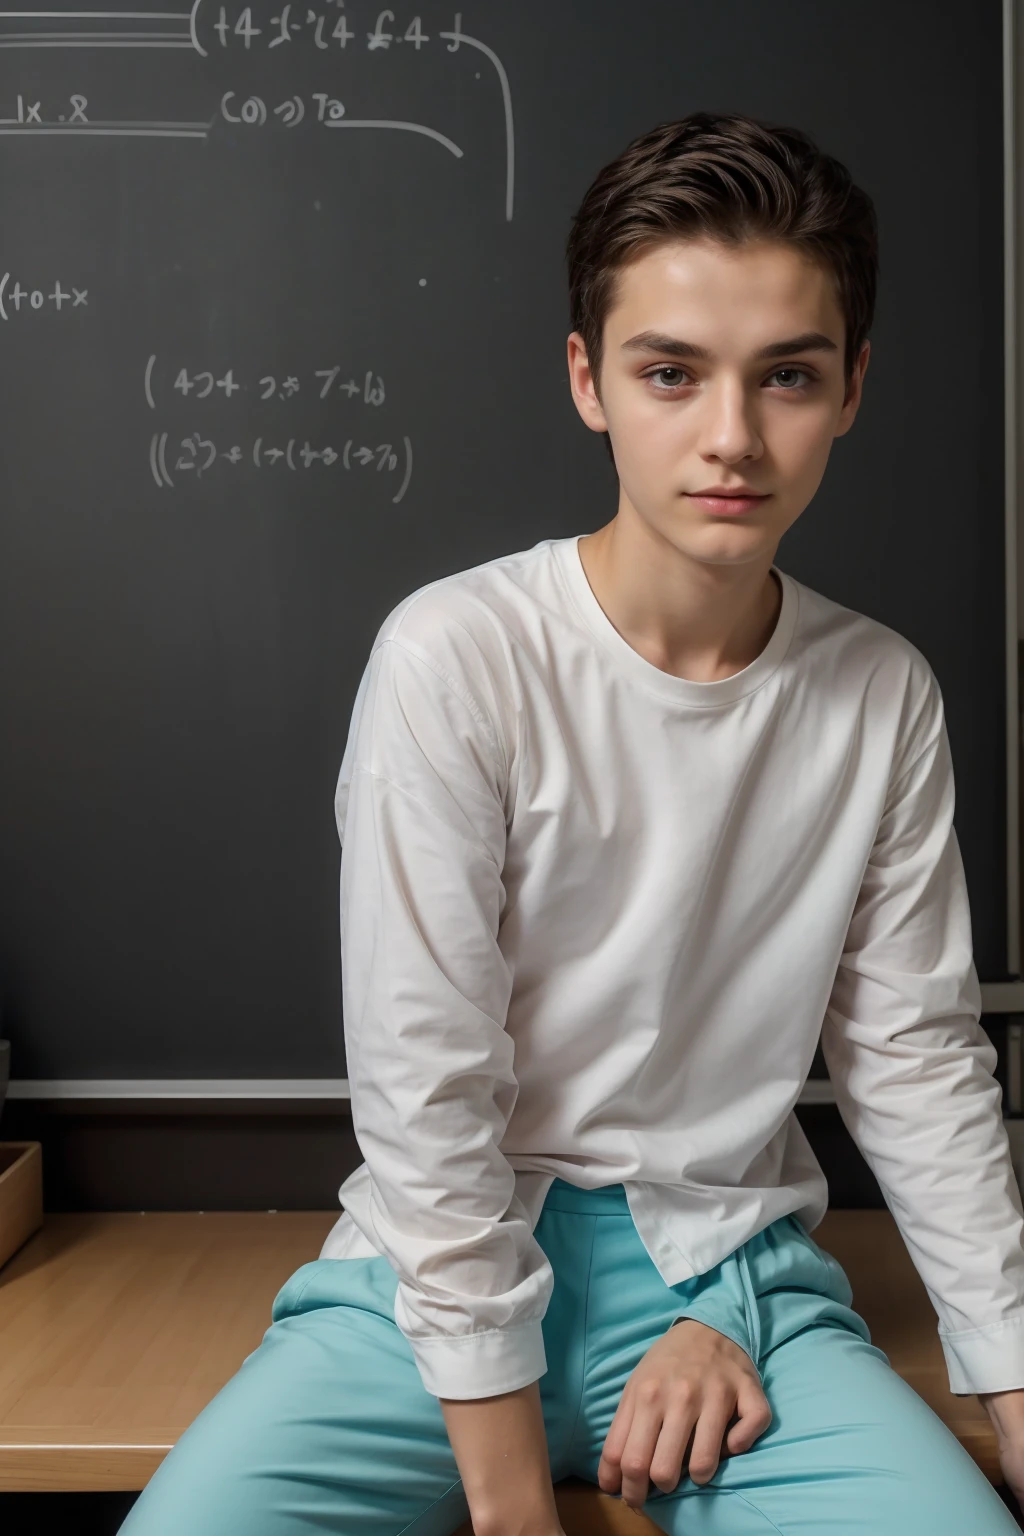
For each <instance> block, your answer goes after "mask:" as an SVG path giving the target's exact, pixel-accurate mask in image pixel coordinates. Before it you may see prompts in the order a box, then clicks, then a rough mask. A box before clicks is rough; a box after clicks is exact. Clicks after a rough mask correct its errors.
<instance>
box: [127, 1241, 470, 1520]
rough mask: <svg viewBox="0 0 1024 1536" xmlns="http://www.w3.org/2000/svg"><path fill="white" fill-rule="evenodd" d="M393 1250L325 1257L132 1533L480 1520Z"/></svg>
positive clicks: (301, 1277)
mask: <svg viewBox="0 0 1024 1536" xmlns="http://www.w3.org/2000/svg"><path fill="white" fill-rule="evenodd" d="M396 1284H397V1281H396V1277H395V1274H394V1271H393V1270H392V1268H391V1266H390V1265H389V1263H388V1261H387V1260H386V1259H384V1258H380V1257H377V1258H372V1259H371V1258H362V1259H315V1260H313V1261H311V1262H310V1263H308V1264H304V1265H302V1266H301V1267H300V1268H299V1269H297V1270H296V1271H295V1273H294V1274H293V1275H292V1276H291V1278H290V1279H289V1280H288V1281H287V1282H286V1284H285V1285H284V1287H283V1288H282V1289H281V1291H280V1292H279V1293H278V1295H277V1297H276V1298H275V1300H274V1305H273V1310H272V1314H271V1316H272V1322H271V1325H270V1326H269V1327H268V1329H267V1331H266V1333H265V1334H264V1336H263V1341H262V1343H261V1344H260V1345H259V1347H258V1348H257V1349H256V1350H254V1351H253V1353H252V1354H250V1355H249V1356H248V1357H247V1358H246V1360H245V1361H244V1362H243V1363H242V1365H241V1366H240V1367H239V1369H238V1371H237V1372H236V1373H235V1375H234V1376H233V1377H232V1378H231V1379H230V1380H229V1381H228V1382H227V1383H226V1384H225V1385H224V1386H223V1387H222V1388H221V1390H220V1391H219V1392H218V1393H217V1395H216V1396H215V1397H214V1398H213V1399H212V1401H211V1402H209V1403H208V1404H207V1406H206V1407H205V1408H204V1409H203V1411H202V1412H201V1413H200V1414H199V1415H198V1416H197V1418H196V1419H195V1420H194V1421H193V1422H192V1424H190V1425H189V1427H188V1429H187V1430H186V1431H185V1433H184V1434H183V1435H182V1436H181V1438H180V1439H179V1440H178V1442H177V1443H176V1444H175V1445H174V1446H173V1447H172V1449H171V1451H170V1452H169V1453H168V1455H167V1456H166V1457H165V1459H164V1461H163V1462H162V1463H161V1465H160V1466H159V1467H158V1468H157V1471H156V1472H155V1474H154V1475H153V1477H152V1478H151V1479H150V1481H149V1483H148V1484H147V1486H146V1487H145V1488H144V1489H143V1491H142V1493H141V1494H140V1496H139V1498H138V1499H137V1500H136V1502H135V1504H134V1505H133V1507H132V1509H131V1511H130V1513H129V1515H128V1519H127V1521H126V1522H125V1523H124V1524H123V1525H122V1526H121V1532H122V1533H124V1536H183V1533H186V1532H187V1533H188V1536H235V1533H236V1532H242V1531H244V1532H245V1536H300V1533H306V1532H314V1531H315V1532H317V1533H322V1532H324V1531H337V1532H338V1533H339V1536H340V1533H345V1536H348V1533H352V1536H355V1533H357V1532H358V1533H359V1536H399V1533H406V1536H449V1533H450V1532H452V1531H454V1530H456V1529H457V1528H458V1526H459V1525H460V1524H461V1523H462V1522H463V1521H464V1520H465V1519H466V1517H467V1513H468V1510H467V1505H466V1500H465V1495H464V1494H463V1491H462V1483H461V1481H460V1479H459V1475H458V1470H457V1467H456V1464H455V1459H454V1457H453V1455H452V1451H451V1446H450V1444H449V1441H448V1435H447V1431H446V1428H445V1423H444V1418H443V1415H442V1413H441V1408H440V1404H439V1402H438V1400H437V1398H436V1397H433V1396H432V1395H431V1394H430V1393H428V1392H427V1391H426V1389H425V1388H424V1386H423V1384H422V1381H421V1379H420V1376H419V1372H418V1370H417V1368H416V1363H415V1360H414V1358H413V1355H412V1351H411V1349H410V1347H409V1345H408V1343H407V1341H406V1339H405V1338H404V1336H403V1335H402V1333H401V1332H400V1330H399V1329H398V1327H397V1325H396V1323H395V1321H394V1297H395V1288H396Z"/></svg>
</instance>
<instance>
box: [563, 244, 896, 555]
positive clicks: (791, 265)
mask: <svg viewBox="0 0 1024 1536" xmlns="http://www.w3.org/2000/svg"><path fill="white" fill-rule="evenodd" d="M844 334H845V325H844V320H843V314H842V311H841V309H840V308H839V304H838V301H837V299H836V296H835V293H834V289H833V280H832V277H831V274H830V273H829V272H828V271H827V270H826V269H825V268H823V267H822V266H820V265H818V264H817V263H816V262H812V261H810V260H808V259H807V258H806V257H804V256H803V255H802V254H801V253H800V252H798V251H796V250H795V249H794V248H793V247H792V246H789V245H784V244H781V243H778V242H768V241H757V242H751V243H748V244H745V245H741V246H739V247H730V246H724V245H721V244H718V243H717V242H714V241H711V240H706V239H700V240H685V241H677V242H673V243H671V244H666V245H662V246H660V247H658V248H657V249H655V250H652V251H649V252H647V253H646V254H645V255H644V256H642V257H640V258H639V259H638V260H637V261H635V262H633V263H631V264H630V265H629V266H627V267H625V268H624V269H623V270H622V271H621V272H620V273H619V274H618V281H617V288H616V292H615V297H614V300H613V304H612V306H611V307H610V309H609V311H608V314H607V316H606V319H605V328H604V353H603V358H602V361H601V372H600V379H599V388H600V397H599V396H598V392H597V388H595V383H594V380H593V378H592V376H591V373H590V368H589V364H588V362H587V355H586V349H585V347H584V344H583V339H582V337H581V336H580V335H579V333H578V332H576V331H574V332H573V333H572V335H571V336H570V337H569V376H570V384H571V387H572V392H573V398H574V400H575V402H576V406H577V409H578V410H579V412H580V415H581V416H582V417H583V420H584V421H585V422H586V424H587V425H588V426H589V427H591V428H592V429H593V430H594V431H607V432H608V434H609V436H610V438H611V443H612V447H613V449H614V453H615V463H616V468H617V470H618V475H619V481H620V487H621V488H620V501H619V511H620V513H623V512H625V513H627V514H632V515H635V517H636V518H639V519H641V520H642V522H643V523H644V524H646V525H647V527H648V530H649V531H650V532H652V533H653V534H654V535H655V536H656V537H660V538H662V539H664V540H666V541H668V542H669V543H670V544H672V545H674V546H675V547H676V548H678V549H679V550H680V551H681V552H683V553H685V554H687V555H688V556H690V557H691V558H693V559H696V560H698V561H701V562H707V563H710V564H743V563H749V562H757V563H759V564H763V565H770V564H771V563H772V560H773V558H774V553H775V550H776V548H777V546H778V543H779V540H780V539H781V537H782V535H783V534H784V533H785V531H786V529H787V528H789V527H790V526H791V525H792V524H793V523H794V522H795V521H796V519H797V518H798V517H799V516H800V513H801V512H802V511H803V510H804V508H805V507H806V506H807V504H808V502H809V501H810V500H811V497H812V496H813V495H814V492H815V491H816V490H817V488H818V485H819V484H820V482H821V478H822V476H823V474H824V472H825V465H826V463H827V461H828V455H829V451H830V449H831V446H832V440H833V438H836V437H840V436H842V435H843V433H845V432H847V431H848V430H849V428H850V427H851V426H852V424H853V419H854V417H855V415H856V412H857V407H858V405H859V403H860V395H861V385H862V382H863V377H864V372H865V369H866V368H867V361H868V353H869V350H870V348H869V344H868V343H866V342H865V344H864V347H863V349H862V351H861V354H860V357H859V358H858V359H857V360H856V363H855V366H854V372H853V380H852V383H851V385H850V388H849V391H847V388H846V385H845V381H844V376H843V346H844ZM740 487H743V488H746V489H750V490H753V491H756V492H758V493H761V495H762V496H763V498H764V499H762V500H759V501H755V502H753V504H752V505H749V510H745V511H739V512H737V511H733V512H731V513H730V511H729V507H730V505H734V506H736V507H740V506H741V505H743V504H742V503H740V502H736V503H729V502H724V503H723V502H721V501H719V502H718V503H716V502H715V501H714V500H713V499H699V498H698V494H697V493H699V492H701V491H706V490H710V489H712V488H724V489H726V490H732V489H738V488H740Z"/></svg>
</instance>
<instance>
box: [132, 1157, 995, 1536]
mask: <svg viewBox="0 0 1024 1536" xmlns="http://www.w3.org/2000/svg"><path fill="white" fill-rule="evenodd" d="M536 1237H537V1241H538V1242H539V1243H540V1245H541V1247H542V1248H543V1250H544V1252H545V1253H546V1254H547V1256H548V1258H549V1259H550V1261H551V1266H552V1270H553V1272H554V1290H553V1292H552V1296H551V1300H550V1303H549V1305H548V1310H547V1313H546V1315H545V1318H544V1344H545V1349H546V1351H547V1366H548V1368H547V1372H546V1374H545V1375H544V1376H543V1377H542V1378H541V1381H540V1394H541V1401H542V1404H543V1409H544V1423H545V1427H546V1432H547V1441H548V1448H549V1455H550V1462H551V1472H552V1478H553V1480H554V1481H556V1482H557V1481H558V1480H560V1479H561V1478H563V1477H566V1476H568V1475H570V1474H573V1475H575V1476H577V1477H582V1478H586V1479H587V1480H588V1481H590V1482H593V1483H595V1484H596V1483H597V1468H598V1463H599V1461H600V1459H601V1451H602V1447H603V1444H604V1441H605V1437H606V1436H607V1434H608V1430H609V1428H610V1427H611V1422H612V1418H613V1416H614V1414H615V1410H616V1408H617V1407H618V1404H619V1400H620V1398H621V1396H622V1392H623V1389H624V1387H625V1385H626V1381H627V1379H628V1378H629V1376H630V1374H631V1372H632V1371H633V1369H634V1368H635V1366H636V1365H637V1363H638V1362H639V1361H640V1359H641V1358H642V1357H643V1355H644V1354H645V1353H646V1351H647V1350H648V1349H649V1348H650V1347H651V1345H652V1344H653V1343H654V1342H655V1340H656V1339H658V1338H659V1337H660V1336H661V1334H663V1333H664V1331H665V1329H666V1328H667V1327H668V1326H669V1324H670V1322H671V1320H672V1318H673V1316H675V1315H677V1314H678V1313H680V1312H685V1314H686V1315H687V1316H689V1317H695V1318H698V1319H699V1320H700V1321H701V1322H704V1323H708V1324H710V1326H711V1327H713V1328H717V1329H718V1330H719V1331H720V1332H722V1333H724V1334H727V1335H728V1336H729V1337H730V1338H731V1339H734V1340H735V1341H736V1343H738V1344H739V1345H741V1346H742V1348H743V1349H745V1350H747V1351H748V1353H749V1354H750V1355H751V1358H752V1359H753V1360H754V1362H755V1364H756V1365H757V1367H758V1370H759V1372H760V1375H761V1380H762V1384H763V1387H764V1392H765V1396H766V1397H767V1400H768V1404H769V1406H770V1408H771V1411H772V1422H771V1424H770V1425H769V1427H768V1429H767V1430H765V1432H764V1433H763V1434H762V1435H761V1436H760V1437H759V1439H757V1440H756V1441H755V1442H754V1445H753V1447H752V1448H751V1449H750V1450H748V1451H745V1452H742V1453H741V1454H739V1455H734V1456H726V1457H725V1458H724V1459H723V1460H722V1461H720V1463H719V1466H718V1470H717V1471H716V1472H715V1474H714V1476H713V1477H712V1478H711V1480H710V1481H709V1482H707V1483H705V1484H703V1485H698V1484H696V1483H693V1482H691V1481H690V1479H689V1477H688V1476H687V1473H686V1470H685V1467H684V1470H683V1473H682V1476H681V1477H680V1479H679V1482H678V1483H677V1485H676V1487H675V1488H674V1489H673V1490H672V1491H671V1492H670V1493H664V1492H662V1491H661V1490H659V1489H657V1488H654V1487H653V1485H650V1487H651V1489H652V1491H651V1493H650V1496H649V1498H648V1500H647V1503H646V1505H645V1506H644V1507H645V1511H646V1513H647V1514H648V1515H649V1516H650V1517H651V1519H652V1520H654V1522H655V1523H656V1524H657V1525H659V1526H660V1527H661V1528H662V1529H663V1530H665V1531H669V1532H671V1533H673V1536H821V1533H823V1532H835V1533H836V1536H1019V1532H1018V1527H1017V1525H1016V1523H1015V1522H1014V1520H1013V1519H1012V1518H1011V1515H1010V1513H1009V1511H1008V1510H1007V1509H1006V1507H1005V1506H1004V1505H1003V1503H1002V1501H1001V1500H1000V1498H999V1496H998V1494H997V1493H996V1492H995V1490H994V1489H993V1488H992V1487H991V1485H990V1484H989V1483H988V1481H987V1480H986V1479H985V1477H984V1476H983V1474H982V1473H981V1472H980V1471H979V1470H978V1468H977V1467H976V1466H975V1464H974V1462H973V1461H972V1460H971V1458H970V1457H969V1456H968V1454H967V1452H966V1451H965V1450H964V1449H963V1447H962V1446H961V1445H960V1444H959V1442H958V1441H957V1440H956V1438H955V1437H954V1436H953V1435H952V1434H951V1432H950V1431H949V1430H948V1429H947V1428H946V1426H945V1425H944V1424H943V1423H942V1421H941V1420H940V1419H939V1418H937V1417H936V1415H935V1414H934V1413H933V1412H932V1410H931V1409H930V1408H929V1407H928V1406H927V1405H926V1404H925V1402H924V1401H923V1400H922V1399H921V1398H920V1397H919V1396H918V1395H917V1394H916V1393H915V1392H914V1391H912V1389H911V1388H910V1387H909V1386H907V1385H906V1383H905V1382H904V1381H903V1380H902V1379H901V1378H900V1377H899V1376H898V1375H897V1374H896V1373H895V1372H894V1371H893V1370H892V1368H891V1367H890V1365H889V1362H888V1360H887V1359H886V1356H885V1355H884V1354H883V1353H882V1352H881V1350H879V1349H877V1348H876V1347H875V1346H874V1345H873V1344H872V1343H871V1340H870V1335H869V1332H868V1328H867V1325H866V1323H865V1322H864V1321H863V1319H862V1318H861V1317H859V1316H858V1315H857V1313H856V1312H854V1311H852V1310H851V1306H850V1303H851V1301H852V1293H851V1290H850V1285H849V1281H848V1280H847V1277H846V1275H845V1273H844V1272H843V1270H842V1268H841V1267H840V1265H839V1264H838V1263H837V1262H836V1260H835V1259H834V1258H832V1256H831V1255H830V1254H827V1253H825V1252H823V1251H822V1249H821V1248H819V1247H818V1245H817V1244H816V1243H815V1242H814V1240H813V1239H812V1238H811V1237H810V1236H809V1235H808V1234H807V1233H806V1232H805V1231H804V1229H803V1227H802V1226H800V1225H799V1223H798V1222H797V1221H796V1219H795V1218H794V1217H792V1216H785V1217H782V1218H781V1219H780V1220H778V1221H776V1222H774V1223H773V1224H772V1225H771V1226H769V1227H767V1228H766V1229H765V1230H764V1231H762V1232H759V1233H758V1234H757V1235H756V1236H755V1237H753V1238H751V1239H750V1241H749V1242H747V1243H745V1244H744V1245H743V1246H742V1247H741V1248H739V1249H738V1250H737V1251H736V1252H735V1253H733V1254H731V1255H730V1256H729V1257H728V1258H726V1259H724V1260H723V1261H722V1262H721V1263H720V1264H718V1265H717V1266H716V1267H715V1268H714V1269H712V1270H710V1271H709V1272H708V1273H707V1274H705V1275H700V1276H697V1277H696V1278H695V1279H692V1280H686V1281H683V1282H682V1283H680V1284H679V1285H675V1286H671V1287H669V1286H667V1285H666V1284H665V1282H664V1281H663V1280H662V1278H661V1276H660V1274H659V1273H658V1270H657V1268H656V1267H655V1265H654V1263H653V1261H652V1259H651V1258H650V1256H649V1255H648V1253H647V1250H646V1249H645V1248H644V1246H643V1244H642V1243H641V1241H640V1238H639V1236H638V1234H637V1231H636V1228H635V1227H634V1225H633V1220H632V1217H631V1216H630V1214H629V1208H628V1206H627V1204H626V1194H625V1190H624V1189H623V1187H622V1185H621V1184H615V1185H610V1186H606V1187H605V1188H603V1189H598V1190H581V1189H576V1188H575V1187H573V1186H572V1185H569V1184H566V1183H563V1182H562V1180H560V1179H559V1180H556V1181H555V1183H554V1184H553V1185H552V1187H551V1190H550V1193H549V1195H548V1198H547V1201H546V1202H545V1205H544V1209H543V1211H542V1213H541V1217H540V1220H539V1222H538V1225H537V1229H536ZM396 1284H397V1281H396V1276H395V1273H394V1271H393V1270H392V1268H391V1266H390V1264H389V1263H388V1261H387V1260H386V1259H384V1258H364V1259H314V1260H312V1261H311V1262H310V1263H308V1264H303V1265H301V1266H300V1267H299V1268H298V1269H297V1270H296V1271H295V1273H294V1274H293V1275H292V1276H291V1278H290V1279H289V1280H288V1281H286V1283H285V1285H284V1286H283V1287H282V1289H281V1290H280V1291H279V1292H278V1294H277V1296H276V1298H275V1300H274V1303H273V1309H272V1313H271V1318H272V1321H271V1325H270V1326H269V1327H268V1329H267V1331H266V1333H265V1334H264V1336H263V1340H262V1342H261V1344H260V1345H259V1347H258V1348H257V1349H256V1350H254V1352H253V1353H252V1354H251V1355H249V1356H248V1357H247V1359H246V1360H245V1361H244V1362H243V1364H242V1365H241V1366H240V1367H239V1369H238V1371H237V1372H236V1373H235V1375H234V1376H233V1377H232V1378H231V1379H230V1381H228V1382H227V1383H226V1384H225V1386H224V1387H222V1389H221V1390H220V1392H218V1393H217V1395H216V1397H214V1398H213V1400H212V1401H211V1402H210V1403H209V1404H208V1405H207V1406H206V1408H204V1409H203V1411H202V1412H201V1413H200V1414H199V1416H198V1417H197V1418H196V1419H195V1420H194V1421H193V1423H192V1424H191V1425H190V1426H189V1428H188V1429H187V1430H186V1431H185V1433H184V1434H183V1435H182V1437H181V1439H180V1440H179V1441H178V1442H177V1444H176V1445H175V1446H174V1447H173V1448H172V1450H171V1451H170V1453H169V1454H168V1455H167V1457H166V1458H165V1459H164V1461H163V1463H162V1464H161V1465H160V1467H159V1468H158V1469H157V1471H156V1473H155V1474H154V1475H153V1477H152V1478H151V1479H150V1482H149V1483H148V1485H147V1486H146V1488H145V1489H143V1491H142V1493H141V1494H140V1496H139V1498H138V1499H137V1500H136V1502H135V1504H134V1506H133V1507H132V1509H131V1511H130V1513H129V1515H128V1518H127V1520H126V1522H125V1523H124V1524H123V1525H122V1527H121V1531H122V1533H125V1536H300V1533H302V1536H312V1533H316V1536H325V1533H337V1536H450V1533H451V1532H452V1531H454V1530H455V1529H456V1528H457V1527H458V1526H459V1525H460V1524H461V1522H462V1521H463V1520H465V1519H466V1518H467V1515H468V1509H467V1504H466V1499H465V1495H464V1494H463V1491H462V1484H461V1482H460V1480H459V1476H458V1469H457V1467H456V1464H455V1459H454V1457H453V1455H452V1451H451V1447H450V1445H449V1442H448V1436H447V1433H446V1430H445V1424H444V1418H443V1416H442V1413H441V1408H440V1405H439V1403H438V1400H437V1398H435V1397H433V1396H431V1395H430V1394H429V1393H428V1392H427V1391H426V1390H425V1389H424V1387H423V1385H422V1382H421V1380H420V1377H419V1373H418V1371H417V1369H416V1365H415V1362H414V1360H413V1356H412V1352H411V1350H410V1348H409V1345H408V1343H407V1342H406V1340H405V1338H404V1337H403V1335H402V1334H401V1333H400V1331H399V1329H398V1327H397V1325H396V1324H395V1320H394V1298H395V1288H396Z"/></svg>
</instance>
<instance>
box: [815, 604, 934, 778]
mask: <svg viewBox="0 0 1024 1536" xmlns="http://www.w3.org/2000/svg"><path fill="white" fill-rule="evenodd" d="M798 586H799V588H800V621H801V623H800V627H801V635H802V655H803V659H804V661H805V664H806V666H807V667H808V670H809V672H810V674H811V675H812V677H814V678H815V679H816V680H817V681H818V682H820V683H821V684H822V685H823V686H825V687H826V688H828V689H829V691H830V693H831V695H832V696H833V697H837V698H843V699H845V700H846V701H847V702H848V703H849V704H851V705H852V706H853V707H854V708H855V709H856V710H857V712H858V713H859V714H861V715H862V716H863V717H864V718H865V720H866V722H867V723H869V724H870V725H871V726H872V727H875V728H876V729H879V730H881V731H883V732H884V733H885V734H887V735H888V736H889V738H890V739H891V742H892V747H893V761H892V772H893V775H894V776H896V775H898V774H899V773H901V772H902V771H903V768H904V767H905V766H906V764H907V763H909V762H911V761H913V758H914V756H915V755H916V753H917V751H918V750H919V749H920V747H921V746H922V745H923V744H924V742H925V741H926V740H927V739H928V737H929V735H931V734H933V733H935V732H937V731H938V730H939V729H940V728H941V726H942V723H943V698H942V689H941V687H940V686H939V681H938V678H937V677H936V674H935V670H934V668H933V667H932V664H931V662H930V661H929V660H928V658H927V656H925V654H924V652H923V651H922V650H921V649H920V648H919V647H918V646H917V645H915V644H914V642H913V641H912V640H911V639H909V637H908V636H907V635H905V634H902V633H901V632H900V631H899V630H897V629H894V628H892V627H891V626H890V625H888V624H884V623H882V621H881V620H880V619H875V618H872V617H871V616H870V615H869V614H866V613H860V612H858V611H857V610H856V609H853V608H847V607H845V606H844V605H843V604H842V603H838V602H836V601H835V600H834V599H832V598H830V597H826V596H825V595H824V594H823V593H821V592H817V591H815V590H814V588H812V587H808V586H805V585H804V584H803V583H798Z"/></svg>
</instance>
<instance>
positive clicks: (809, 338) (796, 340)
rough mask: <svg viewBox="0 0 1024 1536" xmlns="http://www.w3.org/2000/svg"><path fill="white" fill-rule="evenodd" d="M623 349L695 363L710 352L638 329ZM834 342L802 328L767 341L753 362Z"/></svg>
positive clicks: (828, 348) (827, 347)
mask: <svg viewBox="0 0 1024 1536" xmlns="http://www.w3.org/2000/svg"><path fill="white" fill-rule="evenodd" d="M622 351H623V352H663V353H667V354H668V356H669V357H690V358H693V359H694V360H695V361H697V362H702V363H707V362H710V361H711V359H712V356H713V353H712V352H711V351H710V350H709V349H708V348H707V347H699V346H698V345H697V343H696V342H694V341H683V340H681V339H680V338H679V337H678V336H666V335H664V334H663V333H662V332H661V331H640V332H639V334H638V335H636V336H631V337H630V338H629V340H628V341H624V342H623V343H622ZM838 351H839V348H838V347H837V346H836V344H835V342H834V341H831V340H830V339H829V337H828V336H825V335H823V334H822V332H821V331H804V332H803V334H802V335H800V336H789V337H787V338H786V339H785V340H784V341H770V342H769V343H768V345H767V346H766V347H761V349H760V350H759V351H757V352H755V353H754V354H753V356H754V360H755V361H760V360H761V359H762V358H772V357H789V356H790V355H791V354H792V353H794V352H838Z"/></svg>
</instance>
